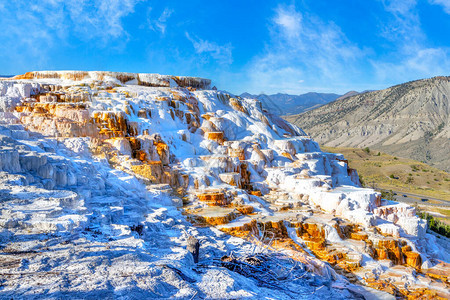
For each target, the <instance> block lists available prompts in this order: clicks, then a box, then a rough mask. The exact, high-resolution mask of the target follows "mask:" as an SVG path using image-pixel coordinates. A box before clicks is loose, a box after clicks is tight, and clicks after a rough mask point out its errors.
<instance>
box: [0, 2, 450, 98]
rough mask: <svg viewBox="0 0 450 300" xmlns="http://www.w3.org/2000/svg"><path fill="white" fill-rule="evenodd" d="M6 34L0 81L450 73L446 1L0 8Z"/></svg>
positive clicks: (222, 81) (255, 80)
mask: <svg viewBox="0 0 450 300" xmlns="http://www.w3.org/2000/svg"><path fill="white" fill-rule="evenodd" d="M0 28H1V30H0V74H21V73H25V72H26V71H31V70H108V71H126V72H146V73H160V74H172V75H187V76H200V77H206V78H211V79H212V80H213V82H214V84H215V85H217V87H218V88H219V89H225V90H228V91H230V92H233V93H242V92H244V91H248V92H251V93H261V92H264V93H277V92H286V93H293V94H300V93H305V92H309V91H317V92H335V93H345V92H347V91H349V90H357V91H362V90H366V89H381V88H386V87H388V86H391V85H394V84H398V83H402V82H406V81H410V80H415V79H421V78H427V77H432V76H436V75H450V74H449V73H450V0H393V1H387V0H386V1H382V0H340V1H330V0H329V1H324V0H303V1H261V0H259V1H254V0H224V1H219V0H210V1H198V0H191V1H185V0H180V1H178V0H166V1H156V0H148V1H145V0H141V1H140V0H93V1H87V0H68V1H62V0H40V1H32V0H26V1H21V0H16V1H8V0H0Z"/></svg>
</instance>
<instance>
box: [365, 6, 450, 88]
mask: <svg viewBox="0 0 450 300" xmlns="http://www.w3.org/2000/svg"><path fill="white" fill-rule="evenodd" d="M434 1H440V0H434ZM442 2H443V1H442ZM447 3H449V5H450V2H449V1H447ZM383 4H384V8H385V10H386V12H388V13H390V14H391V16H392V17H393V19H392V20H391V21H390V22H387V23H386V24H385V26H384V28H385V31H384V32H383V36H384V37H385V38H386V39H387V40H390V41H391V42H393V43H394V44H395V45H396V49H395V50H394V51H393V52H392V53H391V55H390V57H391V59H384V60H381V61H380V60H379V59H373V60H371V63H372V65H373V67H374V70H375V75H376V77H377V80H381V81H386V82H401V81H406V80H411V79H420V78H426V77H432V76H436V75H446V74H448V70H450V49H448V48H446V47H430V46H429V43H428V40H427V36H426V34H425V33H424V31H423V30H422V27H421V22H420V18H419V13H418V10H417V1H415V0H392V1H383Z"/></svg>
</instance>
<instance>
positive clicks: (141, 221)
mask: <svg viewBox="0 0 450 300" xmlns="http://www.w3.org/2000/svg"><path fill="white" fill-rule="evenodd" d="M210 85H211V82H210V80H207V79H201V78H192V77H177V76H165V75H164V76H163V75H158V74H141V73H139V74H136V73H119V72H83V71H43V72H30V73H26V74H24V75H20V76H16V77H15V78H12V79H11V78H9V79H5V80H0V198H1V201H0V205H1V215H0V254H1V255H0V274H2V288H1V289H0V298H11V297H14V298H15V297H18V298H26V297H31V298H33V297H37V298H39V297H50V298H52V297H53V298H60V297H74V298H84V297H88V298H94V297H102V298H104V297H110V298H131V299H133V298H171V297H172V298H182V299H193V298H195V297H199V298H223V299H229V298H245V297H248V298H266V299H269V298H270V299H292V298H295V299H301V298H305V299H310V298H324V297H328V298H335V299H349V298H355V297H356V298H357V297H358V296H362V297H375V298H384V299H390V298H393V297H394V295H396V296H399V297H403V296H406V295H412V296H414V297H425V298H426V297H428V298H433V297H438V296H439V297H443V298H449V297H450V294H449V292H448V289H449V284H448V274H449V271H450V267H449V264H448V263H449V260H450V250H449V248H450V243H449V241H448V239H446V238H444V237H440V236H437V235H435V234H431V233H429V232H427V230H426V222H425V221H424V220H422V219H420V218H418V217H417V216H416V214H415V210H414V208H412V207H410V206H407V205H404V204H399V203H396V202H388V201H386V200H384V199H381V195H380V194H379V193H378V192H376V191H374V190H372V189H367V188H362V187H361V186H360V183H359V178H358V175H357V173H356V172H355V171H354V170H351V169H349V168H348V165H347V163H346V161H345V159H344V157H343V156H342V155H341V154H332V153H324V152H322V151H321V150H320V147H319V145H318V144H317V143H316V142H315V141H313V140H312V139H311V138H309V137H308V136H306V134H305V133H304V132H303V131H302V130H301V129H300V128H298V127H296V126H293V125H291V124H288V123H286V122H285V121H283V120H282V119H281V118H279V117H277V116H275V115H272V114H270V113H268V112H266V111H264V110H263V109H262V105H261V103H260V102H259V101H258V100H254V99H243V98H240V97H238V96H234V95H232V94H230V93H227V92H225V91H220V90H219V91H216V90H210ZM188 236H195V237H196V238H197V239H199V240H200V241H201V243H200V244H201V246H200V259H199V263H198V264H194V262H193V259H192V256H191V254H190V253H189V252H188V251H187V250H186V243H187V238H188ZM256 254H257V255H260V256H258V257H260V260H258V261H259V262H258V263H256V267H254V269H252V268H253V267H250V266H249V264H248V263H247V264H246V267H245V268H244V269H239V270H240V271H239V270H238V269H234V268H230V261H231V262H233V263H239V262H243V261H246V260H245V259H247V258H248V257H249V256H252V255H253V256H254V255H256ZM224 255H227V258H226V259H228V260H229V261H226V260H224V259H225V258H223V259H222V257H223V256H224ZM230 257H231V258H230ZM255 257H256V256H255ZM261 257H262V258H261ZM221 259H222V260H221ZM233 259H234V260H233ZM266 267H267V268H269V267H270V269H272V268H273V272H272V273H270V272H269V271H267V270H268V269H264V268H266ZM281 267H282V268H281ZM278 268H280V269H278ZM264 270H266V271H264ZM283 270H291V271H290V272H289V273H286V272H285V271H283ZM268 272H269V273H268ZM249 274H254V275H252V276H250V275H249ZM267 295H270V297H269V296H267ZM268 297H269V298H268Z"/></svg>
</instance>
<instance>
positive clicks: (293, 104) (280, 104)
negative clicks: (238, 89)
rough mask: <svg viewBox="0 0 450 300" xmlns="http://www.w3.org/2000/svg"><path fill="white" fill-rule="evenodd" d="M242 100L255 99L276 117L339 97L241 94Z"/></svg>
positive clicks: (310, 94) (323, 94)
mask: <svg viewBox="0 0 450 300" xmlns="http://www.w3.org/2000/svg"><path fill="white" fill-rule="evenodd" d="M240 96H241V97H243V98H252V99H257V100H259V101H261V102H262V104H263V107H264V108H266V109H268V110H270V111H274V112H275V113H277V114H278V115H287V114H297V113H301V112H304V111H307V110H310V109H312V108H314V107H318V106H320V105H324V104H326V103H329V102H330V101H334V100H335V99H337V98H338V97H340V96H341V95H338V94H335V93H317V92H308V93H304V94H300V95H291V94H286V93H276V94H271V95H266V94H259V95H254V94H250V93H242V94H241V95H240Z"/></svg>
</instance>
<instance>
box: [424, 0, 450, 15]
mask: <svg viewBox="0 0 450 300" xmlns="http://www.w3.org/2000/svg"><path fill="white" fill-rule="evenodd" d="M429 2H430V3H431V4H437V5H441V6H442V8H443V9H444V11H445V12H446V13H448V14H450V1H449V0H429Z"/></svg>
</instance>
